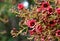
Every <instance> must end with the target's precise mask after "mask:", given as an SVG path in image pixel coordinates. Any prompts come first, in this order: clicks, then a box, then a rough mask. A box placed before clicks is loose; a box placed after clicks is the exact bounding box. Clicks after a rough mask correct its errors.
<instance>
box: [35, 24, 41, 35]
mask: <svg viewBox="0 0 60 41" xmlns="http://www.w3.org/2000/svg"><path fill="white" fill-rule="evenodd" d="M35 30H36V33H37V34H41V32H42V26H41V25H40V24H39V25H36V26H35Z"/></svg>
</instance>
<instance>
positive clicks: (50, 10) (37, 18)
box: [17, 1, 60, 41]
mask: <svg viewBox="0 0 60 41" xmlns="http://www.w3.org/2000/svg"><path fill="white" fill-rule="evenodd" d="M30 7H31V8H30V9H25V8H24V6H23V4H20V3H19V4H18V6H17V8H18V10H19V11H18V14H17V16H18V17H20V18H23V20H22V21H23V22H21V21H20V23H21V24H20V25H22V26H23V25H27V27H28V32H29V34H30V36H34V41H55V38H58V40H59V38H60V29H59V28H60V8H59V7H57V6H56V5H55V8H54V7H53V6H52V5H51V3H50V1H42V2H40V4H37V5H36V4H35V5H34V6H32V5H31V6H30ZM59 41H60V40H59Z"/></svg>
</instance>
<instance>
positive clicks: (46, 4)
mask: <svg viewBox="0 0 60 41" xmlns="http://www.w3.org/2000/svg"><path fill="white" fill-rule="evenodd" d="M49 7H50V4H49V2H42V5H41V8H42V9H44V10H47V8H49Z"/></svg>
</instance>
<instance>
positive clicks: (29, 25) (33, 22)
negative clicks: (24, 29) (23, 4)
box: [26, 19, 36, 28]
mask: <svg viewBox="0 0 60 41" xmlns="http://www.w3.org/2000/svg"><path fill="white" fill-rule="evenodd" d="M35 23H36V20H34V19H31V20H28V21H27V22H26V24H27V26H28V27H30V28H33V26H34V25H35Z"/></svg>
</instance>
